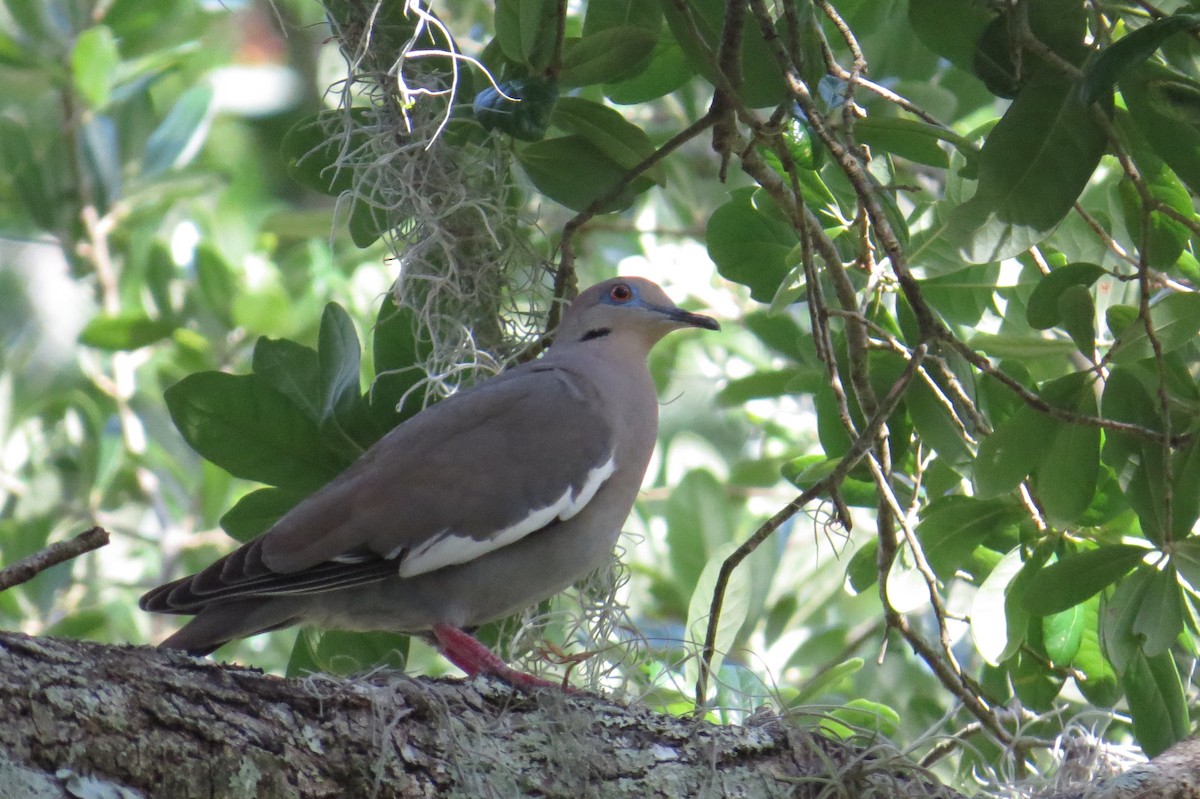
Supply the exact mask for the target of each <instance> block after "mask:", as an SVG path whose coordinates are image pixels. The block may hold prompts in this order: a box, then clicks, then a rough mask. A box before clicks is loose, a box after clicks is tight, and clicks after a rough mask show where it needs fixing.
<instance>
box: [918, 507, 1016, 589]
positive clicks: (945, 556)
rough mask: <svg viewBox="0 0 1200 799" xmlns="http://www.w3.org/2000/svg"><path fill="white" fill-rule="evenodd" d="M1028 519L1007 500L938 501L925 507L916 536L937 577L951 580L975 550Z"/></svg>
mask: <svg viewBox="0 0 1200 799" xmlns="http://www.w3.org/2000/svg"><path fill="white" fill-rule="evenodd" d="M1025 515H1026V514H1025V512H1024V511H1023V510H1022V508H1021V507H1020V506H1019V505H1018V504H1016V503H1013V502H1007V501H1004V500H980V499H976V498H974V497H964V496H949V497H939V498H937V499H934V500H933V501H932V502H930V503H929V504H928V505H926V506H925V510H924V512H923V513H922V516H921V521H920V522H919V523H918V524H917V529H916V533H917V538H918V539H919V540H920V542H921V547H922V549H924V550H925V557H926V559H927V560H928V561H929V565H930V566H931V567H932V568H933V571H934V573H935V574H937V575H938V577H940V578H941V579H943V580H948V579H949V578H950V577H953V576H954V573H955V571H957V570H958V568H959V567H960V566H962V565H963V564H964V563H965V562H966V561H967V559H968V558H969V557H970V556H971V553H972V552H974V551H975V549H976V547H978V546H980V545H981V544H982V543H983V542H984V541H985V540H986V539H988V538H990V537H991V536H993V535H996V534H997V533H999V532H1000V531H1002V530H1003V529H1004V528H1007V527H1015V526H1016V525H1017V524H1019V523H1020V521H1021V519H1022V518H1023V517H1024V516H1025Z"/></svg>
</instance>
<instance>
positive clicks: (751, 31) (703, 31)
mask: <svg viewBox="0 0 1200 799" xmlns="http://www.w3.org/2000/svg"><path fill="white" fill-rule="evenodd" d="M659 5H660V6H661V7H662V10H663V14H664V16H665V18H666V21H667V25H668V27H669V28H670V31H671V33H672V34H673V35H674V38H675V39H676V40H677V41H678V42H679V44H680V46H681V47H682V48H683V52H684V53H685V54H686V55H687V57H688V59H689V60H690V61H691V63H692V66H693V67H694V68H695V69H696V70H697V71H698V72H699V73H700V74H701V75H704V76H705V77H706V78H707V79H708V80H710V81H712V80H713V79H714V78H715V76H716V66H715V64H714V62H713V58H712V54H713V53H715V52H716V51H717V49H718V48H719V47H720V43H721V32H722V30H723V29H724V20H725V0H689V2H688V3H687V5H686V6H685V8H686V10H687V12H688V13H687V14H686V15H685V14H684V12H683V11H681V7H680V6H679V5H678V4H676V3H675V2H674V0H659ZM693 25H694V26H695V31H696V32H698V33H699V37H697V36H696V35H695V32H693ZM739 52H740V53H741V75H742V83H741V85H740V86H739V87H738V95H739V96H740V97H741V98H742V102H744V103H746V105H748V106H750V107H751V108H763V107H765V106H774V105H776V104H778V103H779V102H781V101H782V100H783V99H784V98H785V97H786V96H787V85H786V83H785V82H784V79H783V75H782V74H781V72H780V70H779V65H778V63H777V62H776V61H775V57H774V55H773V54H772V53H771V48H770V47H768V46H767V43H766V40H765V39H764V38H763V34H762V30H761V29H760V28H759V26H758V25H757V24H754V23H753V21H752V20H750V19H747V20H746V24H745V25H744V26H743V28H742V40H741V47H740V49H739Z"/></svg>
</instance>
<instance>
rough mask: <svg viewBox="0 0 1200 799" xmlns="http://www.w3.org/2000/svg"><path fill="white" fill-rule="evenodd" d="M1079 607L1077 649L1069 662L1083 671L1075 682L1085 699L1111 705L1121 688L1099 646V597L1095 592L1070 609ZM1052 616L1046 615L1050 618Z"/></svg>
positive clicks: (1101, 704) (1075, 609)
mask: <svg viewBox="0 0 1200 799" xmlns="http://www.w3.org/2000/svg"><path fill="white" fill-rule="evenodd" d="M1075 611H1081V612H1082V613H1081V615H1082V619H1081V622H1080V625H1079V626H1080V629H1081V633H1080V637H1079V649H1078V650H1077V651H1076V653H1075V657H1074V659H1073V660H1072V661H1071V665H1072V666H1074V667H1075V668H1076V669H1077V670H1078V671H1079V672H1080V673H1081V674H1082V675H1083V679H1079V678H1078V677H1077V678H1076V685H1077V686H1078V687H1079V690H1080V692H1082V693H1083V695H1084V696H1085V697H1087V699H1088V701H1089V702H1091V703H1092V704H1094V705H1097V706H1099V707H1112V706H1113V705H1115V704H1116V703H1117V700H1118V699H1120V698H1121V689H1120V686H1119V685H1118V682H1117V672H1116V670H1115V669H1114V668H1113V666H1112V664H1111V663H1109V662H1108V658H1107V657H1105V655H1104V651H1103V649H1101V647H1100V629H1099V625H1100V597H1099V596H1094V597H1092V598H1091V599H1089V600H1088V601H1086V602H1084V603H1083V604H1081V605H1076V606H1075V608H1073V609H1072V610H1070V611H1063V613H1064V614H1065V613H1072V612H1075ZM1051 618H1055V617H1053V616H1050V617H1047V619H1046V620H1047V621H1049V619H1051Z"/></svg>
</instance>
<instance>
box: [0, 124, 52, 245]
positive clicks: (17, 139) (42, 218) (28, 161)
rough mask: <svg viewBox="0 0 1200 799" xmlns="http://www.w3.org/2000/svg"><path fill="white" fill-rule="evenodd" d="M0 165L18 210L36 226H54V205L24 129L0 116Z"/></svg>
mask: <svg viewBox="0 0 1200 799" xmlns="http://www.w3.org/2000/svg"><path fill="white" fill-rule="evenodd" d="M0 166H2V167H3V169H4V175H5V177H6V178H7V182H9V183H10V184H11V185H12V187H13V188H14V189H15V190H16V195H17V197H16V198H17V200H18V201H19V202H20V205H21V207H22V208H24V209H25V210H27V211H28V212H29V215H30V217H32V218H33V221H34V222H35V223H37V224H38V225H39V226H40V227H42V228H45V229H51V228H53V227H54V226H55V223H56V222H55V220H56V217H57V214H56V204H55V203H53V202H51V200H50V196H49V193H48V192H47V190H46V183H45V177H44V175H43V173H42V169H41V161H40V160H39V159H38V158H36V157H35V156H34V152H33V145H32V143H31V142H30V139H29V132H28V131H27V130H26V129H25V126H24V125H22V124H20V123H19V122H16V121H15V120H12V119H9V118H8V117H5V116H0Z"/></svg>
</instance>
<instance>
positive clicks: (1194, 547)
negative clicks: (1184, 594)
mask: <svg viewBox="0 0 1200 799" xmlns="http://www.w3.org/2000/svg"><path fill="white" fill-rule="evenodd" d="M1170 554H1171V565H1172V566H1174V567H1175V570H1176V571H1177V572H1178V573H1179V574H1180V575H1182V577H1183V579H1185V580H1187V582H1188V585H1189V586H1191V589H1192V592H1193V593H1200V537H1197V536H1192V537H1191V538H1187V539H1184V540H1183V541H1173V542H1171V548H1170Z"/></svg>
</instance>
